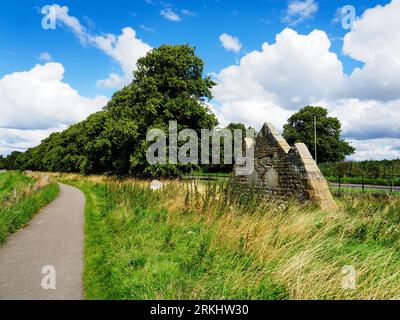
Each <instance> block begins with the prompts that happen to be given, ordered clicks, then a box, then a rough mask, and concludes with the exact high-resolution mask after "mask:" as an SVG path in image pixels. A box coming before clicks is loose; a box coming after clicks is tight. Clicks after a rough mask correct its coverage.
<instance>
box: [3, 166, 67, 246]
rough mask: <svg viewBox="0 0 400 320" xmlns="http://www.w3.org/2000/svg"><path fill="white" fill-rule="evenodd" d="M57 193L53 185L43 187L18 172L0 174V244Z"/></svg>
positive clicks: (31, 178) (38, 182) (36, 181)
mask: <svg viewBox="0 0 400 320" xmlns="http://www.w3.org/2000/svg"><path fill="white" fill-rule="evenodd" d="M58 192H59V188H58V185H57V184H55V183H52V184H49V185H47V186H45V185H42V184H41V181H39V180H38V179H36V178H34V177H28V176H25V175H23V174H21V173H19V172H13V171H9V172H6V173H0V244H2V243H4V242H5V241H6V240H7V238H8V236H9V235H10V234H12V233H14V232H15V231H17V230H18V229H20V228H21V227H23V226H24V225H25V224H26V223H28V222H29V221H30V219H31V218H32V217H33V215H34V214H35V213H37V212H38V211H39V210H40V209H41V208H42V207H44V206H45V205H46V204H48V203H50V202H51V201H52V200H54V199H55V198H56V197H57V195H58Z"/></svg>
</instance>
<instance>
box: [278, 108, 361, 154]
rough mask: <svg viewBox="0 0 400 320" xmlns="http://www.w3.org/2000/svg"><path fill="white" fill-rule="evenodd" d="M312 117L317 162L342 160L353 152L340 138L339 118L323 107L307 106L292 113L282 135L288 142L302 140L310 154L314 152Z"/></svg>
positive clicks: (352, 148) (292, 142)
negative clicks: (315, 130)
mask: <svg viewBox="0 0 400 320" xmlns="http://www.w3.org/2000/svg"><path fill="white" fill-rule="evenodd" d="M314 117H316V124H317V126H316V128H317V157H318V162H336V161H342V160H344V159H345V157H346V156H347V155H351V154H353V153H354V152H355V149H354V147H352V146H351V145H350V144H349V143H348V142H346V141H345V140H344V139H343V138H341V124H340V121H339V119H337V118H334V117H329V116H328V110H327V109H325V108H323V107H315V106H307V107H304V108H302V109H301V110H300V111H298V112H296V113H295V114H293V115H292V116H291V117H290V118H289V120H288V122H287V124H286V125H285V126H284V130H283V137H284V138H285V139H286V140H287V142H288V143H289V144H294V143H297V142H303V143H305V144H306V145H307V147H308V149H309V150H310V152H311V154H312V155H313V156H314V154H315V147H314V145H315V143H314V141H315V139H314V136H315V135H314Z"/></svg>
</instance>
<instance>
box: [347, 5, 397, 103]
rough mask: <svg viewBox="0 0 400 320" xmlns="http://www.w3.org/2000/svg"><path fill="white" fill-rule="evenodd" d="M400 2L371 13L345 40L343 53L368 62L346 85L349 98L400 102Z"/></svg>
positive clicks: (356, 24)
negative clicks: (399, 20)
mask: <svg viewBox="0 0 400 320" xmlns="http://www.w3.org/2000/svg"><path fill="white" fill-rule="evenodd" d="M399 16H400V0H393V1H392V2H391V3H389V4H387V5H386V6H377V7H375V8H372V9H368V10H366V11H365V12H364V14H363V15H362V17H361V18H360V19H358V20H357V21H356V22H355V23H354V25H353V27H352V29H351V31H350V32H348V33H347V34H346V35H345V37H344V40H343V41H344V44H343V52H344V53H345V54H347V55H348V56H350V57H351V58H353V59H356V60H359V61H361V62H364V63H365V65H364V67H362V68H357V69H356V70H354V72H353V74H352V75H351V78H350V79H349V80H348V81H347V83H346V84H345V88H346V89H347V91H350V92H347V94H346V95H347V96H350V95H351V94H355V95H356V96H357V97H362V98H365V99H376V100H383V101H389V100H393V99H399V98H400V78H399V74H400V27H399V23H398V17H399Z"/></svg>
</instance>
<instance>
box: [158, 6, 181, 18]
mask: <svg viewBox="0 0 400 320" xmlns="http://www.w3.org/2000/svg"><path fill="white" fill-rule="evenodd" d="M160 15H161V16H163V17H164V18H165V19H167V20H170V21H173V22H179V21H181V18H180V17H179V15H178V14H177V13H175V12H174V11H173V10H172V9H171V8H169V7H167V8H164V9H162V10H161V11H160Z"/></svg>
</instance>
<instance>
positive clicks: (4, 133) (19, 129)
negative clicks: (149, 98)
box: [0, 62, 108, 152]
mask: <svg viewBox="0 0 400 320" xmlns="http://www.w3.org/2000/svg"><path fill="white" fill-rule="evenodd" d="M63 77H64V67H63V66H62V65H61V64H60V63H53V62H51V63H46V64H44V65H36V66H35V67H33V68H32V69H31V70H29V71H24V72H14V73H12V74H8V75H6V76H4V77H3V78H1V79H0V101H1V117H0V137H1V138H0V140H1V141H0V149H1V150H2V151H3V152H5V151H6V150H7V148H9V149H11V148H14V149H15V148H17V149H18V148H20V149H21V150H22V149H25V148H27V147H32V146H34V145H35V144H37V143H38V142H40V139H42V138H44V137H45V136H46V135H47V134H48V133H49V132H53V131H54V130H59V129H60V128H65V127H66V126H67V125H69V124H72V123H75V122H78V121H80V120H83V119H84V118H86V117H87V116H88V115H89V114H91V113H93V112H96V111H98V110H100V109H101V108H102V107H103V106H104V105H105V104H106V103H107V101H108V98H107V97H105V96H98V97H95V98H87V97H83V96H81V95H79V93H78V92H77V91H76V90H75V89H73V88H72V87H71V86H70V85H68V84H67V83H65V82H63V81H62V80H63ZM21 88H22V89H21ZM0 152H1V151H0Z"/></svg>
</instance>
